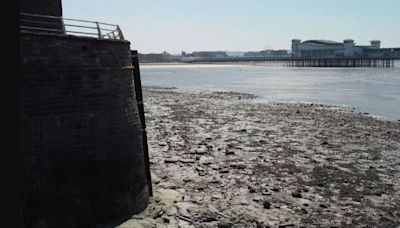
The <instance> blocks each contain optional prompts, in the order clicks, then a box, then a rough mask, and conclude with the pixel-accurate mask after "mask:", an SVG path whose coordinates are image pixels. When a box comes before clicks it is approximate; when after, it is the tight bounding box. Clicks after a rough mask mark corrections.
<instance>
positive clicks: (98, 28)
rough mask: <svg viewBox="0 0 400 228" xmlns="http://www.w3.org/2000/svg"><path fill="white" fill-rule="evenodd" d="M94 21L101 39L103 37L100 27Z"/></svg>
mask: <svg viewBox="0 0 400 228" xmlns="http://www.w3.org/2000/svg"><path fill="white" fill-rule="evenodd" d="M95 23H96V26H97V33H98V35H99V39H102V38H103V37H102V35H101V29H100V25H99V22H97V21H96V22H95Z"/></svg>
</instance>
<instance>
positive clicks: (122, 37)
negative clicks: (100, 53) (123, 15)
mask: <svg viewBox="0 0 400 228" xmlns="http://www.w3.org/2000/svg"><path fill="white" fill-rule="evenodd" d="M117 31H118V35H119V38H120V39H121V40H123V39H124V36H123V35H122V31H121V29H120V28H119V25H117Z"/></svg>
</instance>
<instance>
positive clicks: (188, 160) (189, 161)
mask: <svg viewBox="0 0 400 228" xmlns="http://www.w3.org/2000/svg"><path fill="white" fill-rule="evenodd" d="M179 161H180V162H182V163H194V160H193V159H190V158H181V159H179Z"/></svg>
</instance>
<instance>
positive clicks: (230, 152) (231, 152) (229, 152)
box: [225, 150, 235, 155]
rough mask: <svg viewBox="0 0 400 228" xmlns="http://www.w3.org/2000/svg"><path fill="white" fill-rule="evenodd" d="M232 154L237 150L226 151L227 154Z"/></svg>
mask: <svg viewBox="0 0 400 228" xmlns="http://www.w3.org/2000/svg"><path fill="white" fill-rule="evenodd" d="M232 154H235V152H234V151H232V150H227V151H225V155H232Z"/></svg>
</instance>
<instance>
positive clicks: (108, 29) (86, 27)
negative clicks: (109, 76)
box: [20, 13, 124, 40]
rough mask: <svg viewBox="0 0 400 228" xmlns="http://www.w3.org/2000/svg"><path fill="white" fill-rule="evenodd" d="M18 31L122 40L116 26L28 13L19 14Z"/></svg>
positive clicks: (120, 32) (118, 28) (119, 30)
mask: <svg viewBox="0 0 400 228" xmlns="http://www.w3.org/2000/svg"><path fill="white" fill-rule="evenodd" d="M20 29H21V31H31V32H44V33H53V34H66V35H77V36H89V37H95V38H99V39H115V40H124V36H123V35H122V31H121V29H120V27H119V26H118V25H113V24H106V23H100V22H97V21H86V20H76V19H68V18H62V17H55V16H47V15H38V14H29V13H20Z"/></svg>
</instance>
